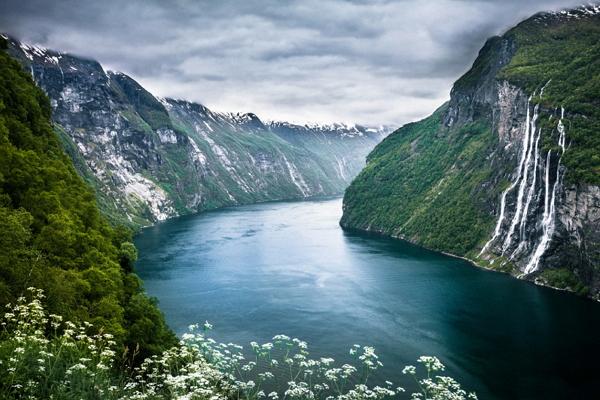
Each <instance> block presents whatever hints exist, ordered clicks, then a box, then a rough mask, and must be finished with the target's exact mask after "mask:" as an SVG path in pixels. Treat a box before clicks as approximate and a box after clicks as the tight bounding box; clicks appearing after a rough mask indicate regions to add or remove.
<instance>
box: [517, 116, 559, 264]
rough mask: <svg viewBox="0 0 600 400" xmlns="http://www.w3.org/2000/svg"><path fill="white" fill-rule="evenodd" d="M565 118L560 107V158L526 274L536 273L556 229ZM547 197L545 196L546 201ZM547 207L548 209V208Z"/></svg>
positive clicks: (548, 167)
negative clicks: (540, 231)
mask: <svg viewBox="0 0 600 400" xmlns="http://www.w3.org/2000/svg"><path fill="white" fill-rule="evenodd" d="M564 117H565V109H564V108H563V107H561V111H560V119H559V120H558V126H557V128H556V129H557V130H558V133H559V137H558V145H559V146H560V151H561V153H560V157H559V158H558V163H557V165H556V180H555V181H554V185H553V186H552V197H551V199H550V204H549V206H548V201H547V200H546V202H545V203H544V218H543V219H542V239H541V240H540V242H539V243H538V245H537V247H536V249H535V251H534V252H533V255H532V256H531V258H530V259H529V262H528V263H527V266H525V270H524V272H525V273H526V274H530V273H532V272H535V271H537V269H538V268H539V265H540V259H541V258H542V256H543V255H544V253H545V252H546V250H547V249H548V246H549V245H550V241H551V240H552V235H553V234H554V229H555V228H556V223H555V214H556V190H557V188H558V186H559V184H560V182H561V179H562V177H561V175H560V161H561V159H562V156H563V154H564V153H565V143H566V134H565V126H564V125H563V122H562V120H563V118H564ZM549 170H550V151H548V161H547V162H546V176H547V177H548V176H549V172H548V171H549ZM548 184H549V180H548V179H547V180H546V193H548ZM547 197H548V196H546V199H547ZM548 207H549V208H548Z"/></svg>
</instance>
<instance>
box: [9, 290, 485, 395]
mask: <svg viewBox="0 0 600 400" xmlns="http://www.w3.org/2000/svg"><path fill="white" fill-rule="evenodd" d="M29 292H30V293H31V294H32V297H33V299H31V300H30V301H27V300H26V298H25V297H21V298H19V299H18V300H17V304H16V305H14V306H9V307H8V311H7V312H6V313H5V314H4V318H3V320H2V332H1V333H0V362H1V363H2V365H3V366H4V367H5V368H3V369H2V370H0V395H1V397H2V398H4V399H18V398H28V399H47V398H61V399H99V398H102V399H123V400H124V399H175V398H177V399H214V400H217V399H222V400H226V399H232V398H238V399H248V400H259V399H264V398H268V399H270V400H278V399H280V398H282V399H290V400H291V399H331V400H333V399H337V400H362V399H364V400H367V399H369V400H383V399H388V398H393V397H395V396H396V395H399V394H401V393H404V389H402V388H400V387H394V385H393V384H392V382H389V381H386V383H385V385H384V386H369V385H368V380H369V377H370V376H371V375H372V374H373V373H374V372H375V371H376V370H377V369H378V368H379V367H381V366H382V365H383V364H382V363H381V361H380V360H379V357H378V356H377V354H376V353H375V350H374V349H373V348H372V347H367V346H365V347H362V346H359V345H354V346H353V347H352V348H351V349H350V354H351V355H352V356H353V357H354V358H355V360H356V362H357V366H354V365H351V364H343V365H341V366H336V365H335V361H334V360H333V359H331V358H320V359H311V358H309V353H308V345H307V344H306V343H305V342H303V341H301V340H299V339H291V338H290V337H288V336H285V335H277V336H275V337H274V338H273V342H272V343H265V344H262V345H259V344H258V343H255V342H252V343H251V344H250V347H251V352H250V353H248V356H246V355H245V354H244V352H243V347H242V346H239V345H235V344H231V343H230V344H223V343H216V342H215V341H214V340H212V339H210V338H208V337H207V336H206V331H207V330H209V329H210V328H211V326H210V324H208V323H205V324H204V326H203V330H202V331H200V330H199V327H198V326H197V325H193V326H191V327H190V332H189V333H187V334H185V335H184V336H183V339H182V341H181V342H180V343H179V345H177V346H173V347H172V348H170V349H168V350H165V351H163V352H162V353H161V354H158V355H154V356H152V357H149V358H147V359H145V360H144V361H143V362H142V363H141V364H140V366H139V367H137V368H135V370H134V371H133V373H132V375H131V376H124V375H122V374H120V371H119V369H118V368H115V367H116V361H117V357H116V353H115V351H114V346H115V342H114V341H113V338H112V335H110V334H107V333H96V334H90V333H89V332H90V331H91V330H92V328H93V327H92V326H91V325H90V324H89V323H88V324H84V325H76V324H73V323H72V322H69V321H66V322H63V320H62V318H61V317H60V316H58V315H53V314H51V315H47V314H46V311H45V310H44V307H43V305H42V301H43V299H44V296H43V293H42V291H41V290H39V289H35V288H29ZM418 362H419V364H420V368H421V369H422V370H423V371H424V372H425V376H423V377H420V374H418V373H417V368H416V367H414V366H407V367H405V368H404V370H403V371H402V372H403V373H404V374H405V375H407V376H409V377H411V378H412V379H414V381H415V383H416V387H417V388H418V389H417V391H416V392H415V393H413V394H412V395H411V399H431V400H463V399H476V398H477V397H476V396H475V394H473V393H470V394H468V393H467V392H466V391H465V390H463V389H462V388H461V387H460V385H459V384H458V383H457V382H456V381H455V380H454V379H452V378H450V377H448V376H442V375H441V372H443V371H444V365H443V364H442V363H441V362H440V361H439V360H438V359H437V358H435V357H425V356H423V357H420V358H419V360H418ZM267 392H268V393H269V394H268V395H267V394H266V393H267Z"/></svg>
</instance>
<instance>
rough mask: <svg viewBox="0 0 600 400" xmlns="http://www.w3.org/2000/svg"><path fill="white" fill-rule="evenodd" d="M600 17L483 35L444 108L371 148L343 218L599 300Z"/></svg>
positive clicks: (574, 16) (577, 13) (563, 16)
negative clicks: (599, 82) (599, 107)
mask: <svg viewBox="0 0 600 400" xmlns="http://www.w3.org/2000/svg"><path fill="white" fill-rule="evenodd" d="M599 12H600V9H599V8H598V7H586V8H580V9H577V10H571V11H565V12H562V13H555V14H538V15H536V16H534V17H532V18H530V19H529V20H526V21H524V22H523V23H521V24H519V25H518V26H517V27H515V28H513V29H512V30H510V31H509V32H507V33H506V34H505V35H503V36H502V37H495V38H492V39H490V40H488V42H487V43H486V44H485V46H484V47H483V48H482V50H481V51H480V54H479V56H478V58H477V60H476V61H475V63H474V64H473V67H472V68H471V70H470V71H469V72H467V73H466V74H465V75H464V76H463V77H461V78H460V79H459V80H458V81H457V82H456V83H455V85H454V87H453V90H452V92H451V99H450V101H449V103H447V104H446V105H444V106H442V107H441V108H440V109H439V110H437V111H436V112H435V113H434V114H433V115H432V116H431V117H429V118H426V119H425V120H423V121H419V122H417V123H414V124H408V125H406V126H404V127H402V128H400V129H399V130H398V131H396V132H395V133H393V134H392V135H390V136H389V137H388V138H386V139H385V140H384V141H383V142H382V143H381V144H380V145H378V146H377V147H376V148H375V150H374V151H373V152H372V153H371V154H370V155H369V157H368V164H367V167H366V168H365V170H363V172H361V174H360V175H359V176H358V177H357V179H356V180H355V181H354V182H353V183H352V185H351V186H350V187H349V188H348V190H347V191H346V195H345V197H344V216H343V218H342V221H341V224H342V226H344V227H347V228H355V229H363V230H370V231H376V232H380V233H383V234H387V235H391V236H396V237H400V238H404V239H407V240H410V241H413V242H416V243H419V244H423V245H425V246H427V247H431V248H434V249H437V250H441V251H446V252H450V253H453V254H457V255H461V256H466V257H467V258H470V259H471V260H473V261H475V262H476V263H477V264H479V265H482V266H485V267H488V268H493V269H496V270H500V271H504V272H509V273H511V274H513V275H515V276H518V277H522V278H525V279H530V280H534V281H536V282H537V283H540V284H546V285H550V286H554V287H558V288H562V289H569V290H573V291H577V292H579V293H581V294H588V295H590V296H592V297H598V296H599V295H600V251H599V250H600V224H599V222H600V220H599V215H600V209H599V208H598V207H599V205H600V197H599V195H600V189H599V187H598V183H599V181H600V169H599V168H598V165H599V162H598V161H600V138H599V137H600V131H599V130H598V129H597V128H598V122H599V117H600V116H599V115H598V114H597V111H596V108H597V101H598V98H599V96H600V93H597V88H596V89H593V85H595V84H596V83H594V82H595V81H597V80H598V76H599V75H600V65H598V54H600V48H599V47H598V39H600V30H599V29H598V26H599V24H598V22H600V17H599V15H600V14H599ZM581 49H583V51H584V52H583V53H581V52H580V50H581ZM572 53H575V54H583V56H582V57H581V58H582V59H579V60H574V58H573V56H574V54H572ZM586 58H588V59H589V60H590V63H589V64H587V65H584V64H583V63H585V61H584V60H585V59H586Z"/></svg>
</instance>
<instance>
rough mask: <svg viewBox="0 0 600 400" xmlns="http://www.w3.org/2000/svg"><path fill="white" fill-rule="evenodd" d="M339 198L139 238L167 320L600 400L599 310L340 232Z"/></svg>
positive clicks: (536, 394) (221, 334)
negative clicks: (425, 358) (353, 350)
mask: <svg viewBox="0 0 600 400" xmlns="http://www.w3.org/2000/svg"><path fill="white" fill-rule="evenodd" d="M340 216H341V200H340V199H333V200H323V201H305V202H281V203H267V204H260V205H252V206H244V207H237V208H231V209H225V210H221V211H215V212H209V213H204V214H200V215H195V216H189V217H182V218H178V219H174V220H171V221H168V222H165V223H162V224H159V225H157V226H154V227H152V228H148V229H145V230H144V231H143V232H142V233H141V234H140V235H138V236H137V238H136V244H137V246H138V249H139V252H140V259H139V261H138V264H137V269H138V272H139V274H140V276H141V277H142V278H143V280H144V283H145V286H146V289H147V290H148V292H149V293H150V294H151V295H152V296H156V297H157V298H158V299H159V301H160V307H161V309H162V310H163V311H164V313H165V315H166V318H167V321H168V323H169V325H170V326H171V327H172V328H173V329H174V330H175V331H176V332H177V333H183V332H184V331H185V330H186V327H187V326H188V325H189V324H191V323H195V322H204V321H205V320H208V321H210V322H211V323H213V324H214V326H215V329H214V331H213V333H212V336H213V337H214V338H215V339H216V340H219V341H225V342H229V341H232V342H234V343H239V344H242V345H247V344H248V342H250V341H252V340H256V341H258V342H267V341H270V339H271V338H272V337H273V336H274V335H275V334H279V333H283V334H287V335H290V336H293V337H299V338H301V339H303V340H306V341H308V342H309V345H310V348H309V349H312V350H311V355H312V356H331V357H333V358H335V359H336V360H340V361H342V360H345V359H346V357H347V352H348V348H349V347H350V346H351V345H352V344H354V343H359V344H362V345H372V346H375V348H376V350H377V353H378V354H379V355H380V357H381V360H382V361H383V363H384V364H385V367H384V371H383V372H384V373H385V375H386V377H389V378H390V380H393V381H394V383H396V384H404V385H406V381H404V377H403V376H402V374H401V368H402V366H404V365H405V364H414V361H415V359H416V358H417V357H418V356H420V355H436V356H438V357H439V358H440V359H441V360H442V361H443V362H444V363H445V364H446V365H447V366H448V370H447V372H448V374H449V375H451V376H453V377H455V378H456V379H457V380H459V381H460V382H461V383H462V384H463V386H465V387H466V388H468V389H470V390H475V391H477V392H478V394H479V397H480V399H597V398H600V366H599V365H598V363H599V361H598V360H600V304H597V303H594V302H592V301H588V300H584V299H581V298H578V297H575V296H573V295H570V294H567V293H561V292H558V291H554V290H551V289H546V288H541V287H537V286H534V285H532V284H529V283H526V282H522V281H519V280H516V279H514V278H511V277H508V276H506V275H502V274H498V273H493V272H488V271H483V270H480V269H477V268H474V267H472V266H471V265H469V264H468V263H466V262H464V261H462V260H460V259H455V258H451V257H447V256H444V255H440V254H437V253H433V252H430V251H427V250H424V249H422V248H419V247H415V246H412V245H410V244H407V243H404V242H400V241H395V240H389V239H383V238H377V237H371V236H365V235H358V234H350V233H345V232H343V231H342V230H341V229H340V228H339V226H338V221H339V218H340Z"/></svg>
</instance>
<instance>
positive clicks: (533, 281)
mask: <svg viewBox="0 0 600 400" xmlns="http://www.w3.org/2000/svg"><path fill="white" fill-rule="evenodd" d="M339 225H340V227H341V228H342V230H344V231H348V232H355V233H363V234H365V233H366V234H369V235H374V236H379V237H383V238H388V239H392V240H398V241H403V242H406V243H410V244H411V245H413V246H417V247H420V248H422V249H425V250H428V251H432V252H434V253H438V254H443V255H445V256H448V257H452V258H457V259H460V260H463V261H466V262H467V263H468V264H470V265H471V266H472V267H474V268H477V269H481V270H484V271H489V272H495V273H499V274H503V275H508V276H510V277H512V278H514V279H518V280H520V281H522V282H527V283H529V284H532V285H535V286H539V287H544V288H548V289H552V290H557V291H560V292H565V293H569V294H571V295H573V296H575V297H577V298H581V299H586V300H589V301H593V302H595V303H600V296H597V297H592V296H581V295H578V294H577V293H576V292H575V291H573V290H571V289H569V288H559V287H555V286H551V285H549V284H548V283H546V282H544V281H542V280H539V279H537V278H535V279H527V278H524V277H523V276H524V275H513V274H511V273H509V272H504V271H498V270H496V269H493V268H489V267H486V266H484V265H481V264H479V263H478V262H477V261H475V260H472V259H470V258H468V257H465V256H459V255H457V254H452V253H448V252H446V251H443V250H436V249H432V248H429V247H427V246H424V245H422V244H421V243H418V242H415V241H414V240H410V239H407V238H406V237H402V236H396V235H388V234H386V233H383V232H381V231H376V230H371V229H368V228H366V229H364V228H356V227H350V226H344V225H342V223H341V221H340V222H339Z"/></svg>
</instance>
